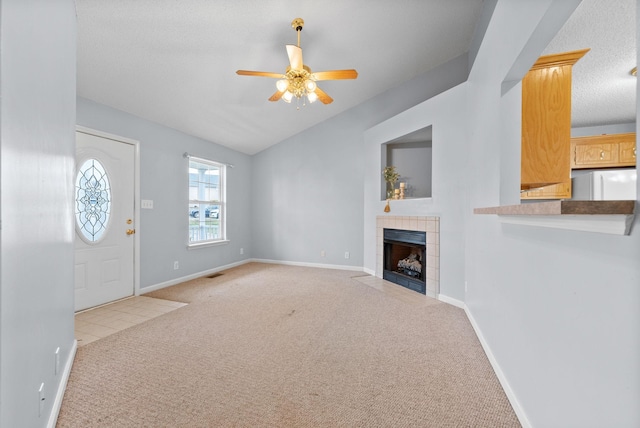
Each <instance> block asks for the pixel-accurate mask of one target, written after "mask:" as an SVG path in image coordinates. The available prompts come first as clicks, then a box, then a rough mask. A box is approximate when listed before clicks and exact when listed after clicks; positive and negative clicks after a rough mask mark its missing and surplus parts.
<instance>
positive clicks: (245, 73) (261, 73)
mask: <svg viewBox="0 0 640 428" xmlns="http://www.w3.org/2000/svg"><path fill="white" fill-rule="evenodd" d="M236 73H237V74H239V75H240V76H263V77H275V78H276V79H284V78H285V77H286V76H285V75H284V74H282V73H271V72H269V71H251V70H238V71H236Z"/></svg>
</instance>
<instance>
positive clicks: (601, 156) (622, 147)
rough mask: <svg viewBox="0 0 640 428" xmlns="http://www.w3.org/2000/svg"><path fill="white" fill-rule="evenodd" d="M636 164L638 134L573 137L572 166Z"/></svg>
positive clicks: (598, 166) (595, 166)
mask: <svg viewBox="0 0 640 428" xmlns="http://www.w3.org/2000/svg"><path fill="white" fill-rule="evenodd" d="M635 165H636V134H635V133H633V132H631V133H627V134H612V135H594V136H589V137H576V138H572V139H571V168H573V169H584V168H616V167H624V166H635Z"/></svg>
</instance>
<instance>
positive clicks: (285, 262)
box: [251, 259, 363, 272]
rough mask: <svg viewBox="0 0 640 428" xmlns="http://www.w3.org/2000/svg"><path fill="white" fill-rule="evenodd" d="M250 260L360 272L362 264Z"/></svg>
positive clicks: (253, 260)
mask: <svg viewBox="0 0 640 428" xmlns="http://www.w3.org/2000/svg"><path fill="white" fill-rule="evenodd" d="M251 261H252V262H256V263H270V264H275V265H287V266H304V267H313V268H322V269H337V270H352V271H357V272H362V271H363V268H362V266H345V265H329V264H323V263H305V262H289V261H286V260H269V259H252V260H251Z"/></svg>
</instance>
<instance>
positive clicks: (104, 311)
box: [75, 296, 187, 346]
mask: <svg viewBox="0 0 640 428" xmlns="http://www.w3.org/2000/svg"><path fill="white" fill-rule="evenodd" d="M186 305H187V303H182V302H173V301H171V300H163V299H154V298H153V297H145V296H135V297H129V298H127V299H124V300H118V301H117V302H114V303H109V304H107V305H104V306H99V307H97V308H93V309H87V310H85V311H81V312H78V313H76V315H75V337H76V340H77V341H78V346H83V345H86V344H87V343H91V342H93V341H95V340H98V339H101V338H103V337H107V336H109V335H110V334H113V333H116V332H118V331H120V330H124V329H125V328H129V327H132V326H134V325H136V324H140V323H142V322H145V321H148V320H150V319H152V318H155V317H158V316H160V315H163V314H166V313H167V312H171V311H173V310H176V309H178V308H181V307H183V306H186Z"/></svg>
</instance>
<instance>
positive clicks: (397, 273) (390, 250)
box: [382, 229, 427, 294]
mask: <svg viewBox="0 0 640 428" xmlns="http://www.w3.org/2000/svg"><path fill="white" fill-rule="evenodd" d="M383 242H384V258H383V260H384V267H383V273H382V277H383V279H386V280H387V281H391V282H394V283H396V284H398V285H401V286H403V287H406V288H409V289H410V290H413V291H417V292H418V293H422V294H426V292H427V282H426V275H425V273H426V265H425V263H426V257H425V256H426V249H427V247H426V244H427V234H426V232H421V231H417V230H400V229H384V240H383Z"/></svg>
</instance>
